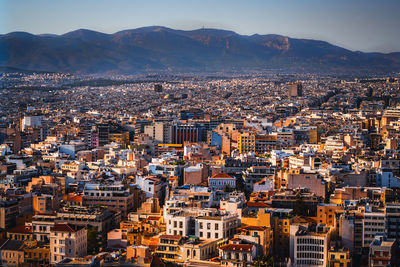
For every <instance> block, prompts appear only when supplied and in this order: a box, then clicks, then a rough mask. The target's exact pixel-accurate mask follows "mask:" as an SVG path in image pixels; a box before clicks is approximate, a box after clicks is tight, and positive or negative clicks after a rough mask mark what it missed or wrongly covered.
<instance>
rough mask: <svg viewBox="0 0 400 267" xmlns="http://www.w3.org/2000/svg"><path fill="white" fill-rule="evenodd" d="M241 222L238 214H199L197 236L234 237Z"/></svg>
mask: <svg viewBox="0 0 400 267" xmlns="http://www.w3.org/2000/svg"><path fill="white" fill-rule="evenodd" d="M239 224H240V222H239V219H238V215H237V214H232V215H231V214H226V215H214V216H199V217H197V218H196V221H195V227H196V236H197V237H199V238H200V239H226V238H229V237H232V236H233V235H234V234H235V232H236V228H237V227H238V226H239Z"/></svg>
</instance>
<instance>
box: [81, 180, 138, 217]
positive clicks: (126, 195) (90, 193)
mask: <svg viewBox="0 0 400 267" xmlns="http://www.w3.org/2000/svg"><path fill="white" fill-rule="evenodd" d="M134 200H135V195H134V193H131V192H130V191H129V188H127V187H126V186H125V185H123V184H86V185H85V188H84V190H83V197H82V201H83V205H84V206H106V207H107V208H108V209H109V210H110V211H120V212H121V214H122V215H123V216H125V217H126V216H127V215H128V213H129V212H130V211H133V210H134V209H137V208H138V207H135V206H134V203H135V201H134Z"/></svg>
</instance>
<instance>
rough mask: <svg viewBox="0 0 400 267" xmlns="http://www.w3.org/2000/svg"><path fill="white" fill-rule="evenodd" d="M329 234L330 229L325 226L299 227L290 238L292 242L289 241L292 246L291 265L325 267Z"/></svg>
mask: <svg viewBox="0 0 400 267" xmlns="http://www.w3.org/2000/svg"><path fill="white" fill-rule="evenodd" d="M291 230H292V229H291ZM329 232H330V228H329V227H326V226H325V225H311V226H308V227H304V226H299V228H298V230H297V231H296V233H295V234H294V235H293V236H291V239H292V238H293V239H294V240H293V241H292V240H290V243H291V244H293V264H294V265H295V266H321V267H325V266H327V263H328V244H329V238H330V237H329ZM291 251H292V248H291Z"/></svg>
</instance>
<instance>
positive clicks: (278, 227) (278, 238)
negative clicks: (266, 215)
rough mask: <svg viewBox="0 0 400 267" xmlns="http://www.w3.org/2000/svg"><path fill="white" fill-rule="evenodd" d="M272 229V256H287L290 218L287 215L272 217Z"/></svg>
mask: <svg viewBox="0 0 400 267" xmlns="http://www.w3.org/2000/svg"><path fill="white" fill-rule="evenodd" d="M271 223H272V229H273V232H274V237H273V243H274V254H273V255H274V256H276V257H277V258H287V257H289V248H290V247H289V245H290V219H289V218H287V217H283V218H279V217H272V220H271Z"/></svg>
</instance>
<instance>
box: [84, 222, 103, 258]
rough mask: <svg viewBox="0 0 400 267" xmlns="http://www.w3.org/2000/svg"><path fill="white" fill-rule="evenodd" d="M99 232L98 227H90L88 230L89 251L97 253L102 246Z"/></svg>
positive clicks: (89, 252)
mask: <svg viewBox="0 0 400 267" xmlns="http://www.w3.org/2000/svg"><path fill="white" fill-rule="evenodd" d="M98 235H99V232H98V231H97V228H96V227H90V226H89V227H88V230H87V253H88V254H96V253H98V252H99V248H100V246H101V244H100V242H101V239H100V238H99V236H98Z"/></svg>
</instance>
